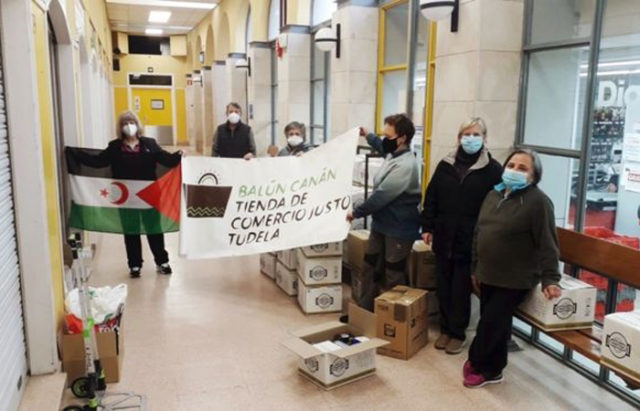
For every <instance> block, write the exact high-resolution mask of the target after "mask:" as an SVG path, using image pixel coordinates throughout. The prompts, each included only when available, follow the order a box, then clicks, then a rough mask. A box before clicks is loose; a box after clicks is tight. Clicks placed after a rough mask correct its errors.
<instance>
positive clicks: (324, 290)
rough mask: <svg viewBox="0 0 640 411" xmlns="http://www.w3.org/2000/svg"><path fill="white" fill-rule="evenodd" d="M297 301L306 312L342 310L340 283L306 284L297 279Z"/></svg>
mask: <svg viewBox="0 0 640 411" xmlns="http://www.w3.org/2000/svg"><path fill="white" fill-rule="evenodd" d="M298 303H299V304H300V308H302V311H304V312H305V313H306V314H316V313H332V312H340V311H342V285H340V284H337V285H314V286H311V285H306V284H305V283H304V281H302V280H299V281H298Z"/></svg>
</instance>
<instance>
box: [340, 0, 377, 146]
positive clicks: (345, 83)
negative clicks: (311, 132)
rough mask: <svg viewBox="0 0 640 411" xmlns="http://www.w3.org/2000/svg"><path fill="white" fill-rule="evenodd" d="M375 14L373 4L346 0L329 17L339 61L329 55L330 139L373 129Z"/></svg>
mask: <svg viewBox="0 0 640 411" xmlns="http://www.w3.org/2000/svg"><path fill="white" fill-rule="evenodd" d="M379 13H380V11H379V9H378V7H377V5H376V2H371V1H369V2H367V1H348V2H342V4H341V5H340V7H339V8H338V10H337V11H336V12H335V13H334V15H333V25H332V26H333V30H334V31H335V30H336V25H337V24H340V30H341V39H342V40H341V43H342V44H341V50H340V58H339V59H338V58H336V53H335V50H334V51H332V52H331V55H332V58H331V133H330V135H331V137H335V136H338V135H340V134H342V133H344V132H345V131H347V130H350V129H351V128H353V127H358V126H365V127H367V128H369V129H370V130H372V131H373V130H374V129H375V112H376V80H377V67H378V21H379Z"/></svg>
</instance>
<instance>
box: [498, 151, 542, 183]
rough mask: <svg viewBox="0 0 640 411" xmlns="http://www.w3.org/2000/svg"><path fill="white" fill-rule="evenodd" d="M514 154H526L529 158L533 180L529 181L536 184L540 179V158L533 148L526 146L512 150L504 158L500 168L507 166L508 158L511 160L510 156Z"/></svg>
mask: <svg viewBox="0 0 640 411" xmlns="http://www.w3.org/2000/svg"><path fill="white" fill-rule="evenodd" d="M516 154H526V155H528V156H529V157H530V158H531V165H532V167H533V181H532V182H531V185H534V186H535V185H538V183H539V182H540V180H542V160H541V159H540V156H539V155H538V153H536V152H535V151H533V150H530V149H528V148H519V149H517V150H514V151H513V152H512V153H511V154H509V157H507V159H506V160H505V162H504V164H503V166H502V168H503V169H505V168H507V164H509V160H511V158H512V157H513V156H515V155H516Z"/></svg>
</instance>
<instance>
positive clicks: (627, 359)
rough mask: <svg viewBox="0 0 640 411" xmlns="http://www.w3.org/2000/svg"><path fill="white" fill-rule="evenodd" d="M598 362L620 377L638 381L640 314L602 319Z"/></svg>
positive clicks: (626, 313) (634, 313)
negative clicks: (600, 355) (602, 325)
mask: <svg viewBox="0 0 640 411" xmlns="http://www.w3.org/2000/svg"><path fill="white" fill-rule="evenodd" d="M601 354H602V357H601V359H600V362H601V363H602V364H604V365H605V366H607V367H608V368H611V369H613V370H614V371H616V372H619V373H620V374H621V375H624V376H627V377H630V378H632V379H634V380H640V312H638V311H632V312H622V313H614V314H609V315H607V316H605V317H604V328H603V332H602V347H601Z"/></svg>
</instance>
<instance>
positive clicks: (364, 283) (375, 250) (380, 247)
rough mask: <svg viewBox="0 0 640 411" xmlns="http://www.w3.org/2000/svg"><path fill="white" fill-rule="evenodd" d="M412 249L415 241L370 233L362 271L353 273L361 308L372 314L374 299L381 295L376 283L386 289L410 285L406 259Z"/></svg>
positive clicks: (354, 296)
mask: <svg viewBox="0 0 640 411" xmlns="http://www.w3.org/2000/svg"><path fill="white" fill-rule="evenodd" d="M412 247H413V241H412V240H404V239H400V238H392V237H387V236H385V235H384V234H381V233H379V232H376V231H371V234H370V235H369V242H368V243H367V252H366V254H365V256H364V264H363V266H362V271H361V272H359V271H354V272H353V273H352V274H351V295H352V297H353V299H354V300H355V302H356V304H358V306H359V307H361V308H364V309H366V310H369V311H373V300H374V298H375V297H377V295H378V292H377V291H376V283H381V286H382V287H379V288H384V289H389V288H393V287H395V286H396V285H406V284H407V270H406V268H407V258H408V257H409V254H410V253H411V248H412ZM381 257H384V260H383V261H382V260H381ZM383 266H384V270H382V269H381V268H382V267H383ZM381 271H383V273H384V274H382V273H381ZM379 280H381V281H379Z"/></svg>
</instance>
